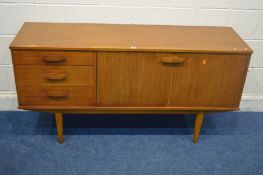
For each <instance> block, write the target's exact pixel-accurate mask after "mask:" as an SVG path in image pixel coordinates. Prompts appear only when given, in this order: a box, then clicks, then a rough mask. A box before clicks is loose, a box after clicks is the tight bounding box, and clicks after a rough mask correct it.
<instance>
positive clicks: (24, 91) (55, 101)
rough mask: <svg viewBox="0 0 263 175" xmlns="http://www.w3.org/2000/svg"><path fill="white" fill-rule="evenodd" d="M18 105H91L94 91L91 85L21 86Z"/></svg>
mask: <svg viewBox="0 0 263 175" xmlns="http://www.w3.org/2000/svg"><path fill="white" fill-rule="evenodd" d="M19 103H20V106H56V105H59V106H60V107H64V106H92V105H94V104H95V92H94V88H93V87H92V86H86V87H63V86H61V87H45V86H44V87H37V86H32V87H21V88H20V90H19Z"/></svg>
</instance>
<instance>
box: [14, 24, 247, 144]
mask: <svg viewBox="0 0 263 175" xmlns="http://www.w3.org/2000/svg"><path fill="white" fill-rule="evenodd" d="M10 48H11V52H12V60H13V67H14V73H15V81H16V89H17V96H18V103H19V108H20V109H25V110H36V111H46V112H54V113H55V117H56V124H57V130H58V140H59V142H60V143H62V142H63V127H62V125H63V124H62V123H63V120H62V114H63V113H153V114H155V113H170V114H173V113H192V114H195V115H196V119H195V128H194V137H193V141H194V142H195V143H196V142H197V141H198V137H199V132H200V128H201V125H202V121H203V118H204V114H205V113H207V112H218V111H233V110H238V109H239V103H240V99H241V95H242V91H243V87H244V82H245V79H246V74H247V70H248V65H249V61H250V56H251V54H252V50H251V49H250V48H249V46H248V45H247V44H246V43H245V42H244V41H243V40H242V39H241V38H240V37H239V36H238V34H237V33H235V31H234V30H233V29H232V28H230V27H201V26H168V25H124V24H77V23H75V24H65V23H25V24H24V25H23V26H22V28H21V30H20V31H19V32H18V34H17V35H16V37H15V39H14V41H13V42H12V43H11V45H10Z"/></svg>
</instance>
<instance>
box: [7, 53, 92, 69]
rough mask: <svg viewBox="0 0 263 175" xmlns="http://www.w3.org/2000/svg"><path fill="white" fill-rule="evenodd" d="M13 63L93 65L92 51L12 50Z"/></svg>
mask: <svg viewBox="0 0 263 175" xmlns="http://www.w3.org/2000/svg"><path fill="white" fill-rule="evenodd" d="M12 58H13V64H15V65H93V64H94V52H73V51H68V52H67V51H64V52H61V51H18V50H15V51H12Z"/></svg>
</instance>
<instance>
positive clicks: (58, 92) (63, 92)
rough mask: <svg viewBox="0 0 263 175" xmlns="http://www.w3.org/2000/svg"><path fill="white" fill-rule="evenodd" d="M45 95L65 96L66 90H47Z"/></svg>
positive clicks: (66, 94)
mask: <svg viewBox="0 0 263 175" xmlns="http://www.w3.org/2000/svg"><path fill="white" fill-rule="evenodd" d="M46 96H47V97H51V98H62V97H67V96H68V92H66V91H47V92H46Z"/></svg>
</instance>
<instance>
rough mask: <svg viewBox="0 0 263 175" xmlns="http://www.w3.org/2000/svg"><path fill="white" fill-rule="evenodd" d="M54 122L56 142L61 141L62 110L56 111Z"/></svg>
mask: <svg viewBox="0 0 263 175" xmlns="http://www.w3.org/2000/svg"><path fill="white" fill-rule="evenodd" d="M56 124H57V131H58V142H59V143H63V118H62V112H56Z"/></svg>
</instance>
